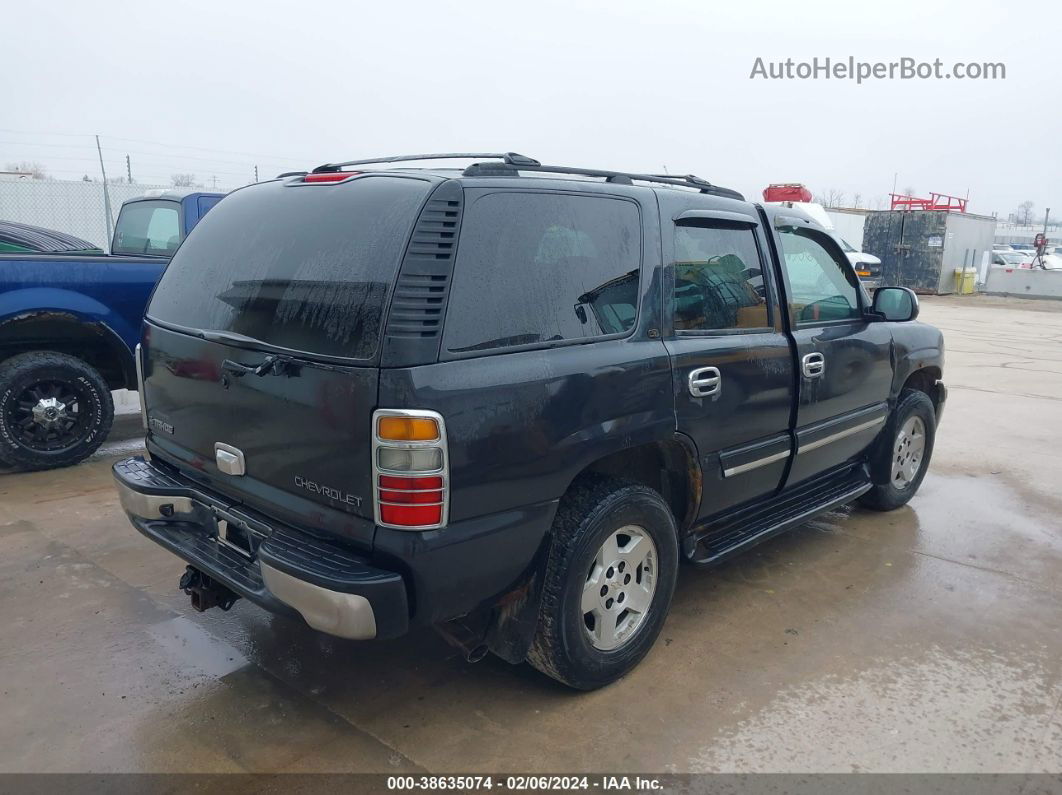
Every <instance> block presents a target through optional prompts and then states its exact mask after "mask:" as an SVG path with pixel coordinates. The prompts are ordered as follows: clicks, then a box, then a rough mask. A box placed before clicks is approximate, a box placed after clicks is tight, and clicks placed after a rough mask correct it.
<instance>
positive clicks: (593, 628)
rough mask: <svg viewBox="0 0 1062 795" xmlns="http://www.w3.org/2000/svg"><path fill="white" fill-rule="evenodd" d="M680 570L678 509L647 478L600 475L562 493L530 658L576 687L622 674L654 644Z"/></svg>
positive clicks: (594, 685) (605, 681)
mask: <svg viewBox="0 0 1062 795" xmlns="http://www.w3.org/2000/svg"><path fill="white" fill-rule="evenodd" d="M677 569H678V541H677V532H676V527H675V520H674V517H673V516H672V515H671V510H670V508H669V507H668V505H667V503H666V502H664V499H663V498H662V497H661V496H660V495H659V494H658V493H657V492H655V491H653V490H652V489H650V488H648V487H647V486H643V485H641V484H636V483H630V482H627V481H622V480H618V479H614V478H605V477H600V478H592V479H587V480H586V481H584V482H583V483H581V484H578V485H576V486H575V487H573V489H572V491H571V492H569V494H567V495H566V496H565V498H564V500H562V502H561V506H560V508H559V509H558V511H557V518H556V520H555V521H554V524H553V540H552V545H551V548H550V554H549V558H548V561H547V564H546V571H545V577H544V580H543V596H542V605H541V607H540V610H539V618H538V626H537V629H536V631H535V637H534V641H533V642H532V645H531V651H530V653H529V655H528V661H529V662H530V663H531V664H532V665H533V666H534V667H535V668H537V669H538V670H540V671H542V672H543V673H545V674H548V675H549V676H552V677H553V678H554V679H557V680H559V681H561V682H563V683H564V684H566V685H569V686H570V687H574V688H578V689H580V690H593V689H595V688H598V687H602V686H604V685H607V684H609V683H610V682H613V681H615V680H616V679H618V678H619V677H621V676H623V675H624V674H625V673H627V672H628V671H630V670H631V669H632V668H634V666H636V665H637V664H638V663H639V662H640V661H641V659H642V657H644V656H645V655H646V653H648V651H649V649H650V648H652V646H653V643H654V642H655V641H656V638H657V636H658V635H659V634H660V630H661V629H662V628H663V625H664V619H665V618H666V617H667V612H668V608H669V607H670V605H671V596H672V594H673V592H674V590H675V579H676V576H677Z"/></svg>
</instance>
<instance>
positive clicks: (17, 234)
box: [0, 221, 106, 256]
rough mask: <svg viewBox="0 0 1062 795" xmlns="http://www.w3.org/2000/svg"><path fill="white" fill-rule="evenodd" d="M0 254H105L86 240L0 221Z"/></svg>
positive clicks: (40, 227)
mask: <svg viewBox="0 0 1062 795" xmlns="http://www.w3.org/2000/svg"><path fill="white" fill-rule="evenodd" d="M0 254H87V255H89V256H92V255H94V254H98V255H100V256H103V255H104V254H106V252H105V251H103V250H102V249H100V248H97V247H96V246H94V245H92V243H89V242H88V241H87V240H82V239H81V238H80V237H74V236H73V235H68V234H65V233H63V232H57V231H55V230H54V229H45V228H44V227H42V226H30V225H29V224H17V223H15V222H13V221H0Z"/></svg>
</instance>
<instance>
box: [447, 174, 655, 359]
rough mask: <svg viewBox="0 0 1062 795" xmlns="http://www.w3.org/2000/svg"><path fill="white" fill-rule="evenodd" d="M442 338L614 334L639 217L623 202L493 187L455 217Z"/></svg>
mask: <svg viewBox="0 0 1062 795" xmlns="http://www.w3.org/2000/svg"><path fill="white" fill-rule="evenodd" d="M457 250H458V253H457V262H456V264H455V266H454V277H453V286H452V288H451V294H450V301H449V307H448V309H447V315H446V331H445V344H446V348H447V349H448V350H450V351H454V352H455V353H456V352H463V353H464V352H471V351H486V350H493V349H497V348H508V347H514V346H519V345H537V344H542V343H550V342H557V341H562V340H578V339H584V338H591V337H601V336H606V335H610V334H624V333H626V332H628V331H630V330H631V329H632V328H633V327H634V321H635V317H636V315H637V313H638V269H639V265H640V263H641V250H642V243H641V217H640V215H639V213H638V207H637V205H635V204H633V203H632V202H629V201H624V200H620V199H612V198H606V197H597V196H571V195H564V194H557V193H517V192H512V193H509V192H506V193H493V194H489V195H487V196H484V197H482V198H480V199H479V200H477V201H476V202H474V203H473V204H472V206H471V207H470V208H469V209H468V211H467V212H466V214H465V218H464V221H463V223H462V229H461V239H460V242H459V244H458V249H457Z"/></svg>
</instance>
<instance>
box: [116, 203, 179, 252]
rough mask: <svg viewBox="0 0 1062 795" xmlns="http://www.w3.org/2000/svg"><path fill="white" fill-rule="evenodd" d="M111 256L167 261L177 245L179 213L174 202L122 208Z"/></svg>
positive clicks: (130, 205) (134, 204) (139, 204)
mask: <svg viewBox="0 0 1062 795" xmlns="http://www.w3.org/2000/svg"><path fill="white" fill-rule="evenodd" d="M114 241H115V244H114V249H113V250H112V251H111V253H112V254H149V255H155V256H160V257H169V256H172V255H173V252H174V251H176V250H177V246H178V245H180V243H181V213H180V209H179V206H178V204H177V203H176V202H170V201H157V202H150V201H149V202H134V203H133V204H127V205H126V206H125V207H123V208H122V213H121V215H119V216H118V227H117V229H116V230H115V235H114Z"/></svg>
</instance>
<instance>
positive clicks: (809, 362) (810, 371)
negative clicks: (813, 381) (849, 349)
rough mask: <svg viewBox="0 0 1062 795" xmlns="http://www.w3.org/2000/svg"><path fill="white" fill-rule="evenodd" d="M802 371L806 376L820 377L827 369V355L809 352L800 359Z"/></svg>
mask: <svg viewBox="0 0 1062 795" xmlns="http://www.w3.org/2000/svg"><path fill="white" fill-rule="evenodd" d="M800 371H801V372H802V373H804V377H805V378H818V377H819V376H820V375H822V374H823V373H824V372H825V371H826V357H825V356H823V355H822V354H821V353H817V352H816V353H807V354H804V358H803V359H801V360H800Z"/></svg>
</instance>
